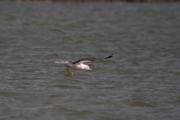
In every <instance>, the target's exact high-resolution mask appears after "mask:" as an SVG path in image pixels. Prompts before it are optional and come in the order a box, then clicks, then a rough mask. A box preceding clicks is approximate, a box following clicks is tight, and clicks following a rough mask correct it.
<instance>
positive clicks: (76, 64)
mask: <svg viewBox="0 0 180 120" xmlns="http://www.w3.org/2000/svg"><path fill="white" fill-rule="evenodd" d="M112 57H113V54H112V55H109V56H107V57H105V58H102V59H99V60H106V59H110V58H112ZM96 60H98V59H97V58H94V57H89V58H81V59H79V60H76V61H55V63H57V64H65V65H66V66H67V69H66V73H67V74H68V75H71V76H72V75H73V72H72V70H74V69H81V70H87V71H90V70H92V69H91V68H90V66H89V65H88V64H86V63H90V62H94V61H96Z"/></svg>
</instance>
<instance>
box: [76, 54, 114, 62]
mask: <svg viewBox="0 0 180 120" xmlns="http://www.w3.org/2000/svg"><path fill="white" fill-rule="evenodd" d="M112 57H113V54H111V55H109V56H107V57H105V58H94V57H89V58H81V59H79V60H77V61H74V62H72V63H73V64H81V63H87V62H94V61H95V60H103V59H109V58H112Z"/></svg>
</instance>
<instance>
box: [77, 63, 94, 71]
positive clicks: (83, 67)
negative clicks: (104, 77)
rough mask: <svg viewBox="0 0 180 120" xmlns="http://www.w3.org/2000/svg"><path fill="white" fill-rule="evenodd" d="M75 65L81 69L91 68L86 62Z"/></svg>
mask: <svg viewBox="0 0 180 120" xmlns="http://www.w3.org/2000/svg"><path fill="white" fill-rule="evenodd" d="M75 67H76V68H79V69H83V70H91V68H90V67H89V65H86V64H84V63H81V64H77V65H76V66H75Z"/></svg>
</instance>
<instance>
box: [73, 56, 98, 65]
mask: <svg viewBox="0 0 180 120" xmlns="http://www.w3.org/2000/svg"><path fill="white" fill-rule="evenodd" d="M95 60H96V58H93V57H91V58H81V59H79V60H77V61H74V62H73V64H81V63H87V62H93V61H95Z"/></svg>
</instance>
